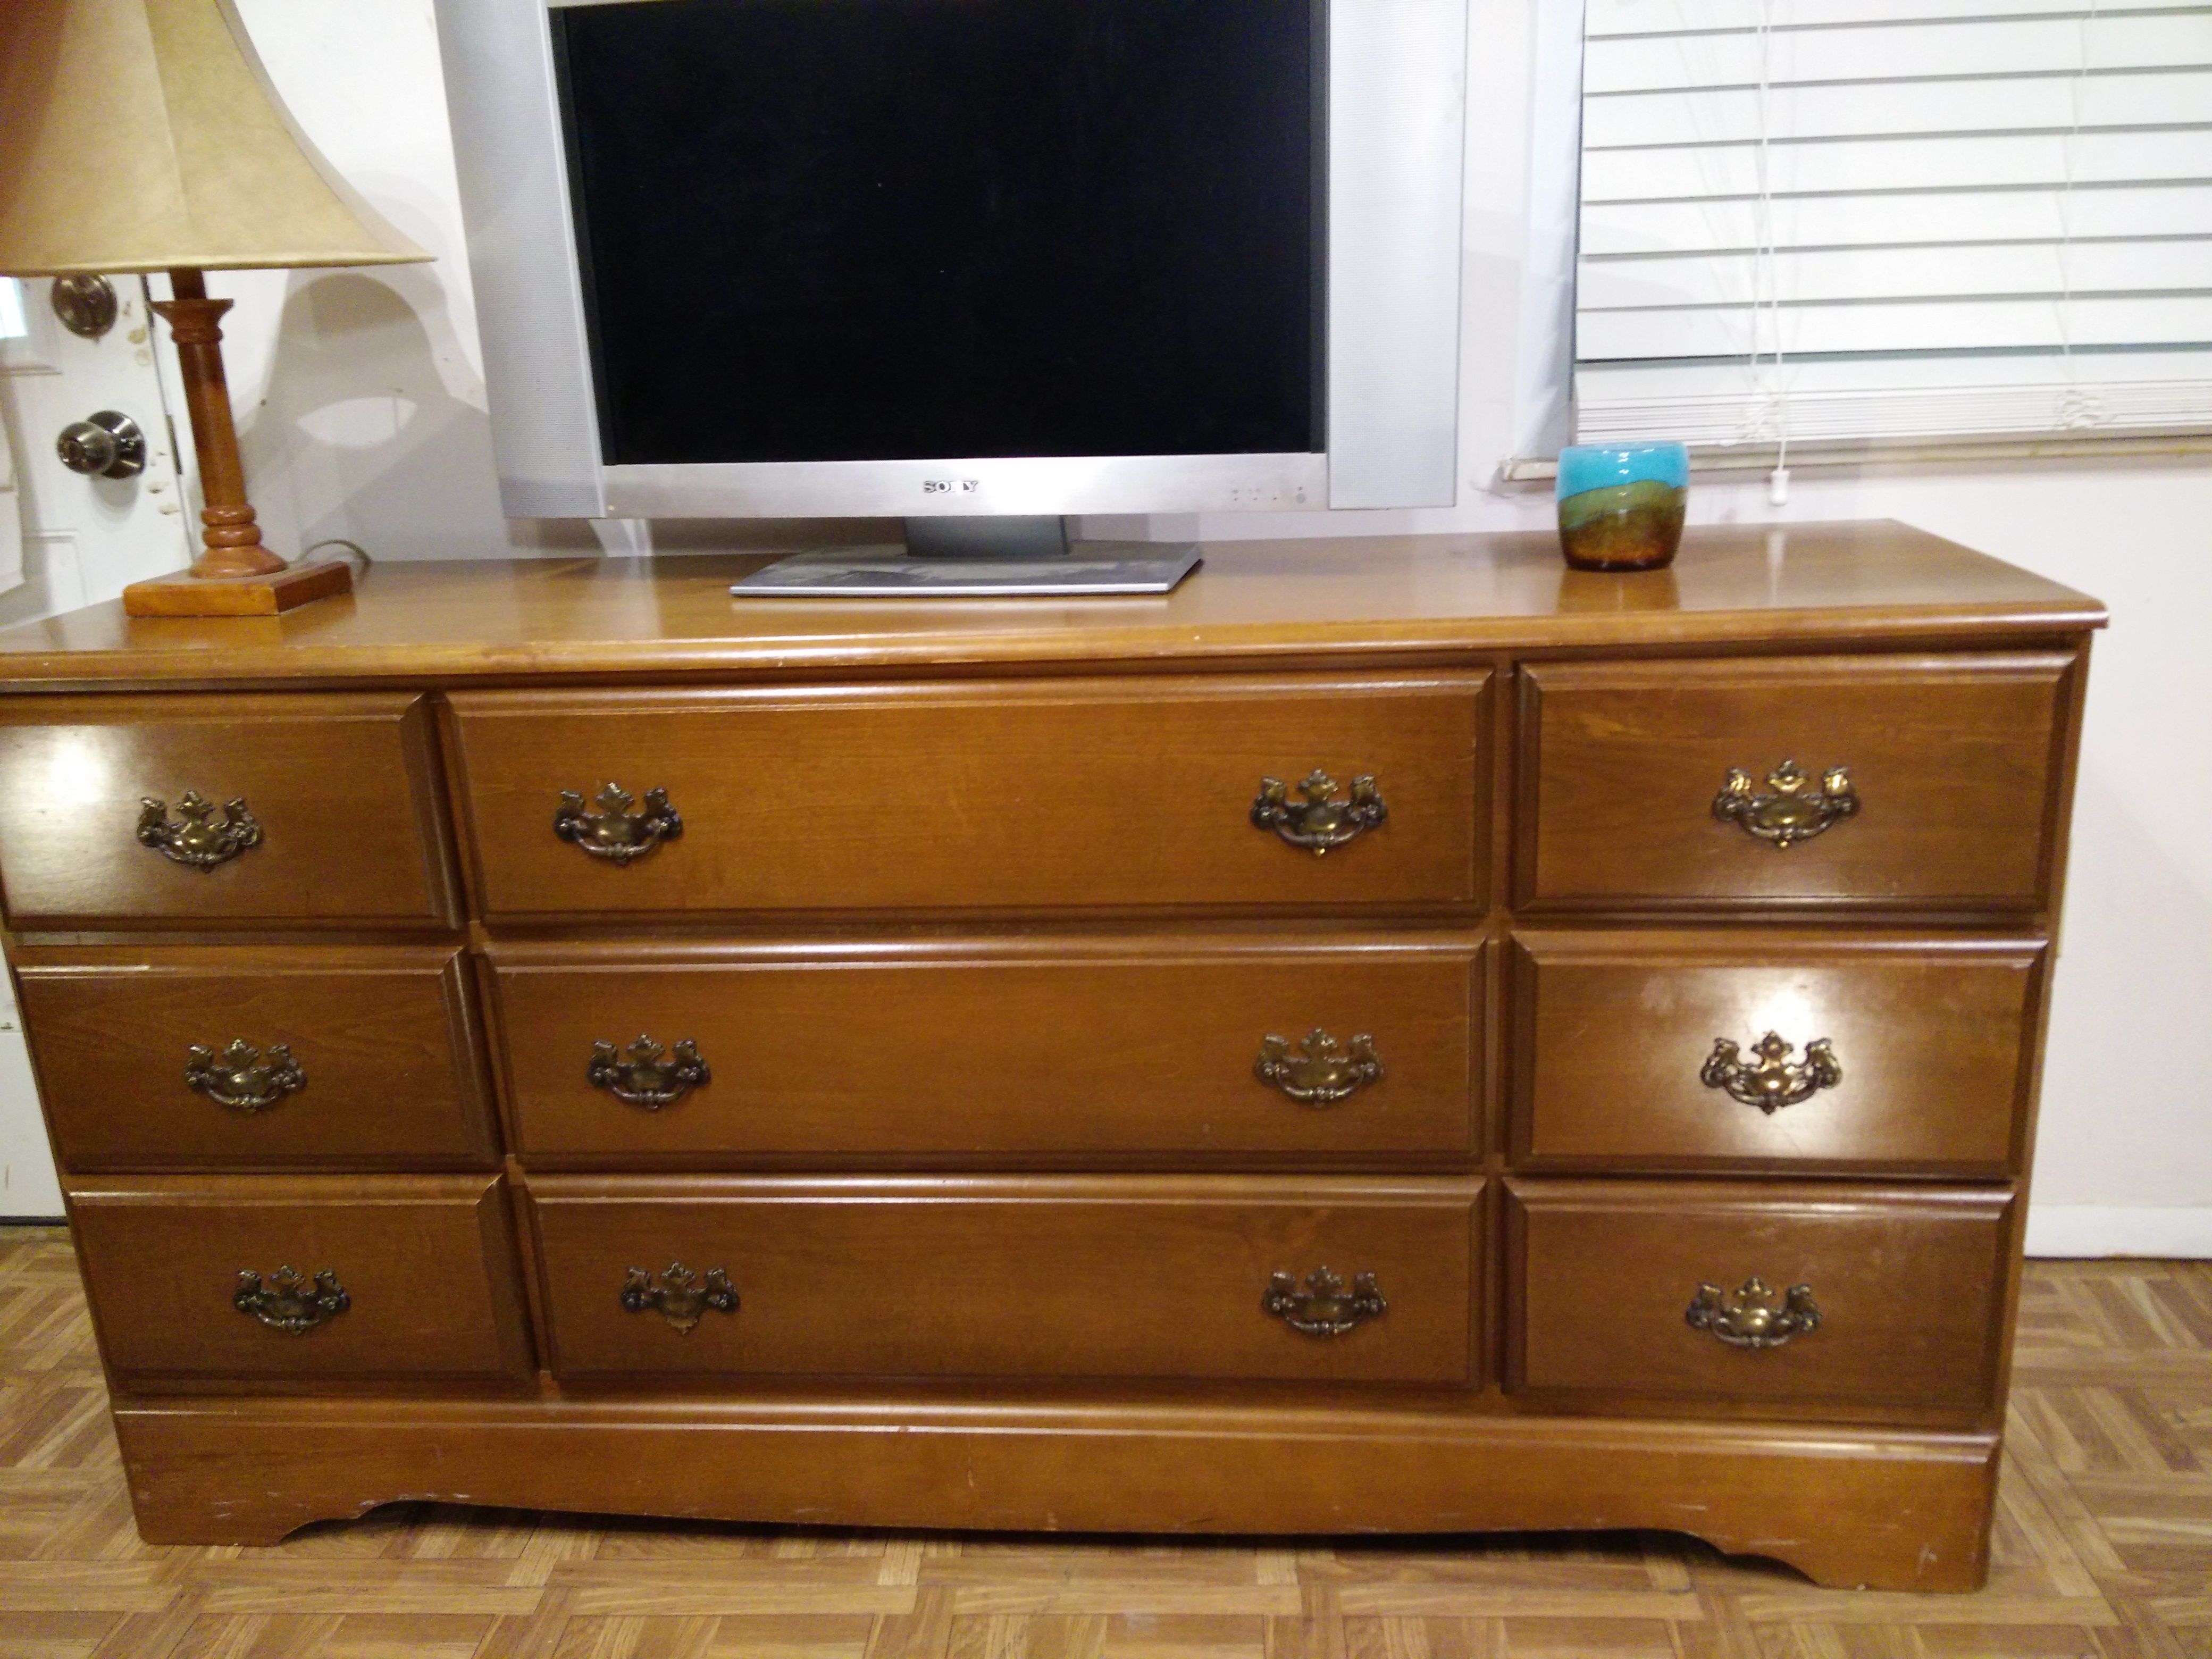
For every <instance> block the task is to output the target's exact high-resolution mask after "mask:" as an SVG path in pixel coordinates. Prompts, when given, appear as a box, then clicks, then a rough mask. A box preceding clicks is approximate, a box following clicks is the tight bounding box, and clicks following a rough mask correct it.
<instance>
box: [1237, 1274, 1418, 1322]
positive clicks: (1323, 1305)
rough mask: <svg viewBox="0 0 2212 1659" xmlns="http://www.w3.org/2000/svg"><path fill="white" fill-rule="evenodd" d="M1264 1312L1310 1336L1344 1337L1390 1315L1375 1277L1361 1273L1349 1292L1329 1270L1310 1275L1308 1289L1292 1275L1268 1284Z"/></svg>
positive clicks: (1276, 1275) (1261, 1306) (1307, 1282)
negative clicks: (1372, 1321) (1301, 1287)
mask: <svg viewBox="0 0 2212 1659" xmlns="http://www.w3.org/2000/svg"><path fill="white" fill-rule="evenodd" d="M1260 1308H1261V1311H1262V1312H1263V1313H1265V1314H1267V1316H1269V1317H1271V1318H1274V1319H1279V1320H1281V1321H1282V1322H1283V1323H1285V1325H1288V1326H1289V1327H1290V1328H1291V1329H1292V1330H1294V1331H1303V1332H1304V1334H1306V1335H1308V1336H1342V1335H1343V1334H1345V1333H1346V1331H1348V1330H1350V1329H1352V1328H1353V1327H1354V1326H1355V1325H1359V1324H1363V1323H1364V1322H1366V1321H1368V1320H1370V1319H1380V1318H1382V1317H1383V1315H1384V1314H1386V1313H1388V1312H1389V1311H1390V1304H1389V1303H1387V1302H1385V1301H1384V1300H1383V1292H1382V1291H1379V1290H1377V1289H1376V1288H1375V1275H1374V1274H1373V1273H1361V1274H1359V1275H1358V1276H1357V1277H1356V1278H1354V1279H1352V1288H1351V1289H1350V1290H1348V1291H1347V1290H1346V1288H1345V1285H1344V1280H1343V1279H1340V1278H1338V1277H1337V1275H1336V1274H1335V1273H1333V1272H1331V1271H1330V1270H1329V1269H1328V1268H1327V1267H1316V1268H1315V1269H1314V1271H1313V1272H1311V1273H1308V1274H1307V1275H1306V1283H1305V1288H1304V1290H1300V1289H1299V1288H1298V1281H1297V1279H1295V1278H1293V1277H1292V1276H1291V1274H1289V1273H1276V1274H1274V1275H1273V1277H1271V1278H1270V1279H1268V1280H1267V1294H1266V1295H1265V1296H1263V1297H1261V1298H1260Z"/></svg>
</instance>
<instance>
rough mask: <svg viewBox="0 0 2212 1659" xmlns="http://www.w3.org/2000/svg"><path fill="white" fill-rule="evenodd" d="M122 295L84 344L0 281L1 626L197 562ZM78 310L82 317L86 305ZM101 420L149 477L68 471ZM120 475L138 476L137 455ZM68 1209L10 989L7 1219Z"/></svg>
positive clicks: (26, 293) (5, 1044) (95, 447)
mask: <svg viewBox="0 0 2212 1659" xmlns="http://www.w3.org/2000/svg"><path fill="white" fill-rule="evenodd" d="M52 288H53V285H52V283H46V282H22V283H17V282H14V281H11V280H9V278H6V277H0V626H4V625H6V624H8V623H18V622H28V621H30V620H31V619H33V617H43V616H47V615H50V614H52V612H54V611H73V610H75V609H76V608H77V607H78V606H79V605H91V604H94V603H95V602H96V601H99V600H101V599H113V598H115V597H116V596H117V595H118V594H119V593H120V592H122V591H123V589H124V587H125V586H126V585H127V584H129V583H131V582H134V581H137V580H141V579H142V578H143V577H147V576H157V575H160V574H162V573H163V572H164V571H169V570H180V569H182V568H184V567H185V565H186V564H187V563H189V562H191V522H192V514H191V513H189V512H188V511H187V510H186V507H185V501H184V500H183V496H184V494H185V491H184V488H183V486H182V484H181V483H180V482H179V476H178V468H177V450H176V440H175V437H174V435H173V427H172V425H171V422H170V420H169V414H168V410H167V406H166V404H165V402H164V399H163V397H162V389H161V374H160V371H159V369H158V368H157V367H156V365H155V353H154V342H153V338H152V336H151V333H150V331H149V323H151V322H153V321H154V320H155V319H153V318H152V317H151V316H150V315H149V313H148V311H147V308H146V289H145V284H144V283H142V282H140V281H139V279H138V278H137V277H135V276H118V277H116V278H114V279H112V289H113V291H114V295H115V315H114V320H113V322H112V324H111V325H109V326H107V327H106V329H104V330H102V331H100V332H98V333H97V334H79V333H76V332H73V331H71V330H70V328H68V327H67V326H64V323H63V320H62V319H61V318H60V317H59V316H58V315H57V314H56V313H55V311H54V307H53V305H52ZM95 309H96V308H95ZM76 314H77V315H78V316H79V318H80V319H82V318H83V316H84V312H83V310H82V308H80V309H79V310H78V311H77V313H76ZM94 416H100V417H103V418H104V419H105V420H106V424H107V426H111V427H120V428H121V430H122V431H123V433H124V435H125V437H126V438H127V436H128V435H129V434H130V433H131V431H132V430H133V429H135V430H136V432H137V435H138V437H139V441H140V443H141V444H142V445H143V452H144V453H143V460H142V462H141V465H140V470H139V471H136V472H132V473H130V476H127V477H122V476H118V477H106V476H99V475H88V474H86V473H84V472H82V471H72V470H71V469H70V466H68V465H65V464H64V460H63V458H62V455H61V453H60V449H59V447H58V446H59V440H60V438H61V435H62V433H63V432H64V429H66V428H69V427H70V426H72V425H75V424H76V423H77V422H88V421H90V420H92V418H93V417H94ZM113 416H123V417H125V419H126V420H127V421H128V422H130V425H129V426H122V423H121V422H117V421H115V420H114V419H113V418H112V417H113ZM103 429H105V428H103ZM117 447H118V450H123V451H127V450H128V449H129V448H130V445H129V444H128V443H124V444H120V445H118V446H117ZM103 451H104V446H103V445H101V444H100V443H99V442H98V441H94V443H93V444H91V445H90V446H89V447H88V446H86V445H83V444H80V445H78V446H76V452H75V453H76V459H77V461H78V464H79V465H80V466H82V465H87V464H88V463H91V462H94V461H97V460H99V459H100V458H101V454H102V453H103ZM115 471H118V473H122V472H128V471H129V466H128V463H127V457H126V460H125V465H122V466H118V467H116V468H115ZM61 1212H62V1204H61V1188H60V1186H59V1184H58V1182H56V1180H55V1177H54V1167H53V1162H52V1157H51V1156H50V1154H49V1153H48V1152H47V1149H46V1129H45V1127H44V1125H42V1124H41V1123H40V1121H39V1102H38V1097H37V1095H36V1094H35V1093H34V1092H33V1090H32V1087H31V1067H30V1061H29V1059H28V1057H27V1055H26V1054H25V1052H24V1048H23V1035H22V1031H21V1029H20V1022H19V1021H18V1020H17V1018H16V1014H15V997H14V987H13V985H12V983H10V984H9V985H8V986H7V987H5V994H4V996H0V1219H15V1218H27V1217H46V1216H59V1215H60V1214H61Z"/></svg>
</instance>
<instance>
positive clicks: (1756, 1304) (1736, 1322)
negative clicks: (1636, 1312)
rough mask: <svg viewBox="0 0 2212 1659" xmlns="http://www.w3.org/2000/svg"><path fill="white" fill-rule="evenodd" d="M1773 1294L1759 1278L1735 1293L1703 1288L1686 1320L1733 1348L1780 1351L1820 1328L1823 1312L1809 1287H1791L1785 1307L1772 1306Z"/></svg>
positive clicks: (1745, 1284) (1737, 1288)
mask: <svg viewBox="0 0 2212 1659" xmlns="http://www.w3.org/2000/svg"><path fill="white" fill-rule="evenodd" d="M1773 1295H1774V1292H1773V1291H1770V1290H1768V1289H1767V1288H1766V1285H1765V1281H1764V1280H1762V1279H1759V1278H1757V1277H1756V1276H1754V1277H1753V1278H1750V1279H1745V1280H1744V1281H1743V1283H1742V1284H1741V1285H1738V1286H1737V1287H1736V1288H1735V1290H1733V1291H1723V1290H1722V1289H1721V1287H1720V1286H1719V1285H1699V1286H1698V1293H1697V1295H1695V1296H1694V1297H1691V1298H1690V1307H1689V1311H1688V1312H1687V1313H1686V1314H1685V1315H1683V1317H1684V1318H1685V1319H1686V1320H1688V1321H1689V1322H1690V1328H1691V1329H1692V1330H1699V1331H1711V1333H1712V1334H1714V1335H1715V1336H1717V1337H1718V1338H1720V1340H1722V1341H1723V1342H1725V1343H1727V1344H1728V1345H1729V1346H1730V1347H1732V1348H1778V1347H1780V1346H1782V1345H1783V1344H1784V1343H1785V1342H1787V1341H1788V1340H1790V1338H1791V1337H1793V1336H1802V1335H1804V1334H1806V1333H1807V1332H1808V1331H1817V1330H1819V1329H1820V1309H1819V1308H1818V1307H1817V1306H1815V1305H1814V1301H1813V1287H1812V1286H1811V1285H1791V1286H1790V1288H1789V1289H1788V1290H1787V1291H1784V1292H1783V1296H1782V1305H1781V1306H1780V1307H1778V1308H1777V1307H1773V1306H1771V1305H1769V1304H1770V1302H1771V1298H1772V1297H1773Z"/></svg>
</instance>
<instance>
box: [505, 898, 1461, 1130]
mask: <svg viewBox="0 0 2212 1659" xmlns="http://www.w3.org/2000/svg"><path fill="white" fill-rule="evenodd" d="M494 962H495V981H496V983H497V986H498V996H499V1003H500V1024H501V1030H502V1032H503V1036H504V1040H505V1065H506V1071H507V1078H508V1080H509V1083H510V1085H511V1087H512V1089H513V1098H514V1107H515V1119H516V1125H517V1134H518V1140H519V1148H518V1150H520V1152H522V1153H523V1154H524V1155H525V1156H526V1157H530V1158H565V1159H568V1160H573V1161H584V1160H590V1161H596V1162H599V1163H601V1164H606V1163H610V1162H611V1163H614V1164H622V1163H624V1162H630V1161H640V1160H642V1161H648V1162H649V1161H654V1160H659V1161H664V1162H670V1163H691V1164H696V1162H697V1160H699V1159H700V1158H735V1157H739V1156H743V1155H749V1154H805V1155H809V1156H811V1157H815V1158H836V1159H840V1160H842V1159H847V1158H851V1159H866V1158H870V1157H874V1158H878V1159H880V1158H892V1159H896V1158H931V1159H936V1160H939V1161H945V1160H950V1159H953V1158H961V1157H963V1156H964V1157H975V1156H978V1155H982V1156H989V1155H1011V1156H1018V1155H1021V1154H1024V1153H1052V1154H1057V1155H1060V1156H1061V1157H1083V1156H1085V1155H1097V1156H1102V1157H1111V1156H1115V1155H1121V1156H1123V1157H1130V1156H1141V1155H1144V1154H1147V1153H1152V1154H1177V1155H1194V1154H1235V1153H1251V1154H1276V1155H1282V1156H1302V1155H1308V1154H1322V1153H1328V1154H1334V1155H1337V1156H1339V1157H1341V1158H1352V1159H1357V1158H1361V1157H1363V1156H1364V1157H1370V1158H1375V1157H1383V1156H1387V1155H1389V1154H1393V1153H1395V1154H1401V1155H1402V1154H1407V1153H1431V1154H1444V1155H1453V1154H1456V1155H1459V1156H1462V1157H1464V1156H1466V1155H1468V1153H1469V1152H1471V1150H1472V1148H1473V1146H1474V1127H1473V1124H1474V1101H1475V1091H1476V1086H1477V1083H1478V1080H1479V1075H1480V1073H1479V1048H1478V1044H1479V1035H1480V1021H1481V1010H1480V987H1481V965H1482V946H1481V944H1480V940H1479V939H1471V938H1468V937H1464V936H1462V937H1459V938H1438V937H1437V936H1434V935H1430V936H1422V935H1418V934H1413V935H1408V934H1395V935H1394V934H1378V935H1371V936H1364V937H1359V938H1356V939H1351V940H1348V941H1344V942H1341V943H1334V944H1328V943H1322V942H1318V941H1310V942H1281V943H1279V942H1275V941H1273V940H1269V939H1258V938H1255V939H1247V940H1244V941H1243V942H1241V943H1240V942H1237V941H1236V940H1233V939H1221V938H1218V937H1217V938H1215V939H1212V940H1204V939H1201V940H1199V941H1196V942H1193V941H1189V940H1177V939H1121V940H1086V939H1050V938H1030V939H1020V940H1011V941H1004V942H993V941H987V940H970V941H965V942H958V943H938V944H920V943H909V944H906V945H892V944H889V943H880V944H874V945H855V944H852V943H849V942H839V943H836V944H835V945H827V944H817V945H804V944H792V945H777V946H769V945H762V946H756V947H750V948H740V947H737V946H727V947H720V948H714V947H699V948H696V949H694V950H690V951H684V950H682V949H680V948H677V947H659V948H656V947H653V946H647V945H636V946H629V947H611V948H607V949H604V950H600V951H589V950H588V949H587V948H586V947H580V946H576V945H538V946H533V945H519V946H501V947H498V948H496V949H495V952H494ZM1315 1030H1322V1031H1324V1032H1325V1033H1326V1034H1327V1036H1328V1038H1329V1039H1330V1041H1329V1042H1318V1043H1316V1045H1315V1047H1314V1048H1313V1050H1312V1052H1311V1053H1309V1052H1308V1050H1307V1048H1306V1042H1307V1039H1308V1037H1309V1035H1310V1033H1311V1032H1313V1031H1315ZM641 1033H642V1034H644V1035H645V1036H647V1037H649V1038H650V1039H651V1040H652V1042H653V1045H654V1046H655V1047H657V1048H659V1049H660V1050H661V1051H662V1052H660V1053H659V1054H653V1052H652V1051H651V1050H650V1049H643V1050H638V1051H636V1053H635V1054H633V1053H632V1052H631V1044H632V1042H633V1040H634V1039H635V1038H637V1037H638V1036H640V1034H641ZM1271 1036H1273V1037H1279V1038H1281V1039H1283V1043H1282V1044H1281V1045H1278V1046H1277V1047H1274V1048H1271V1047H1270V1046H1269V1044H1268V1042H1267V1039H1268V1038H1270V1037H1271ZM1362 1038H1366V1039H1368V1041H1367V1042H1364V1044H1363V1043H1362V1042H1361V1041H1360V1039H1362ZM685 1042H688V1043H690V1048H689V1049H688V1050H686V1049H680V1048H678V1045H679V1044H681V1043H685ZM599 1044H605V1045H606V1046H605V1048H599V1047H597V1046H596V1045H599ZM1263 1060H1265V1061H1266V1062H1267V1065H1266V1069H1267V1072H1268V1073H1269V1077H1268V1079H1262V1077H1261V1075H1260V1073H1261V1066H1262V1061H1263ZM595 1062H596V1063H595ZM702 1069H703V1071H704V1073H705V1077H704V1080H703V1081H700V1080H696V1079H697V1076H698V1073H699V1072H700V1071H701V1070H702Z"/></svg>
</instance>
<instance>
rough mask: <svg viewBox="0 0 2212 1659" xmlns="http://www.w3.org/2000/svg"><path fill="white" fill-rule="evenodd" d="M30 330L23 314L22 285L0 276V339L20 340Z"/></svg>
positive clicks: (9, 277) (8, 277)
mask: <svg viewBox="0 0 2212 1659" xmlns="http://www.w3.org/2000/svg"><path fill="white" fill-rule="evenodd" d="M30 331H31V329H30V324H29V322H28V321H27V319H25V317H24V315H23V285H22V284H21V283H19V282H17V281H16V280H15V278H14V277H13V276H0V340H20V339H21V338H22V337H24V336H25V335H26V334H28V333H29V332H30Z"/></svg>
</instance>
